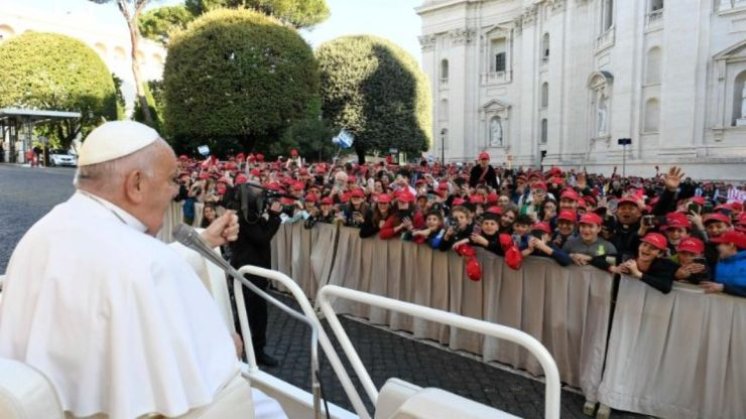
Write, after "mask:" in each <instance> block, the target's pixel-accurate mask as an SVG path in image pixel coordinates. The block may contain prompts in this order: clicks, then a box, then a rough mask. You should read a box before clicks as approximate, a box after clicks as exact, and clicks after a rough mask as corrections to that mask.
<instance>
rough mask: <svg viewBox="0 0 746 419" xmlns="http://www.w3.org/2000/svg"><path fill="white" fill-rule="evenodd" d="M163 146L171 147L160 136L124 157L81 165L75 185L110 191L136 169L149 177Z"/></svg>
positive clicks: (81, 187) (76, 173) (76, 186)
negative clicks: (159, 149) (159, 150)
mask: <svg viewBox="0 0 746 419" xmlns="http://www.w3.org/2000/svg"><path fill="white" fill-rule="evenodd" d="M161 147H167V148H169V149H170V146H169V145H168V143H166V142H165V141H164V140H162V139H160V138H159V139H158V140H156V141H155V142H154V143H152V144H148V145H147V146H145V147H143V148H142V149H140V150H137V151H136V152H134V153H132V154H128V155H126V156H124V157H120V158H118V159H114V160H109V161H105V162H101V163H96V164H89V165H86V166H79V167H78V170H77V171H76V172H75V179H74V180H73V185H75V188H76V189H82V190H87V191H90V192H110V191H113V190H115V189H116V188H118V187H119V186H120V185H121V184H122V182H124V179H125V177H126V176H127V175H128V174H129V173H131V172H132V171H134V170H139V171H141V172H143V173H144V174H145V175H146V176H148V177H150V176H153V171H154V169H155V165H156V158H157V156H158V153H157V151H158V148H161Z"/></svg>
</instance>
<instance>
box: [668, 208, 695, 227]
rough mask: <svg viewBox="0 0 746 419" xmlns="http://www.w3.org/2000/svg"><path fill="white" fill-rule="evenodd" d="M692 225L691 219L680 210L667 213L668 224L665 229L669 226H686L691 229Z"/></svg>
mask: <svg viewBox="0 0 746 419" xmlns="http://www.w3.org/2000/svg"><path fill="white" fill-rule="evenodd" d="M691 227H692V223H691V222H690V221H689V219H688V218H686V215H684V214H682V213H680V212H672V213H669V214H668V215H666V225H665V227H664V228H665V229H669V228H685V229H687V230H688V229H690V228H691Z"/></svg>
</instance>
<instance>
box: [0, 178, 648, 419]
mask: <svg viewBox="0 0 746 419" xmlns="http://www.w3.org/2000/svg"><path fill="white" fill-rule="evenodd" d="M73 174H74V170H72V169H68V168H49V169H47V168H34V169H31V168H25V167H19V166H12V165H7V164H0V238H2V239H0V274H1V273H4V272H5V269H6V266H7V263H8V259H9V258H10V255H11V253H12V251H13V248H14V247H15V245H16V243H17V242H18V241H19V240H20V239H21V237H22V236H23V234H24V233H25V232H26V231H27V230H28V229H29V228H30V227H31V226H32V225H33V223H34V222H36V221H37V220H38V219H39V218H41V217H42V216H43V215H44V214H45V213H46V212H48V211H49V210H50V209H51V208H52V207H54V205H56V204H58V203H60V202H63V201H65V200H66V199H67V198H68V197H69V196H70V195H71V194H72V193H73V191H74V189H73V186H72V178H73ZM281 298H282V299H284V300H286V301H289V299H288V298H287V297H284V296H282V297H281ZM269 322H270V325H269V333H268V344H267V352H269V353H270V354H272V355H274V356H276V357H277V358H279V359H280V360H281V362H282V363H281V365H280V366H279V367H277V368H272V369H268V370H267V372H269V373H271V374H273V375H276V376H278V377H280V378H282V379H284V380H286V381H288V382H291V383H293V384H295V385H297V386H298V387H301V388H304V389H306V390H309V389H310V378H309V377H310V355H309V342H310V334H309V331H308V330H307V329H306V326H304V325H303V324H301V323H299V322H298V321H296V320H294V319H292V318H290V317H289V316H287V315H286V314H284V313H281V312H279V310H276V309H274V308H270V320H269ZM342 324H343V325H344V326H345V329H346V330H347V333H348V334H349V336H350V339H351V340H352V342H353V344H354V345H355V346H356V348H357V350H358V352H359V354H360V357H361V359H362V361H363V363H364V364H365V366H366V367H367V368H368V371H369V373H370V375H371V377H372V379H373V381H374V382H375V384H376V386H379V387H380V386H381V385H383V383H384V382H385V381H386V379H388V378H389V377H399V378H401V379H404V380H406V381H409V382H412V383H414V384H417V385H420V386H423V387H425V386H433V387H439V388H442V389H445V390H448V391H452V392H454V393H456V394H459V395H462V396H464V397H467V398H470V399H473V400H476V401H479V402H481V403H485V404H488V405H491V406H494V407H497V408H499V409H501V410H504V411H506V412H508V413H511V414H514V415H519V416H523V417H527V418H535V417H541V416H542V412H543V409H544V403H543V400H544V384H543V383H541V382H538V381H535V380H532V379H529V378H525V377H523V376H521V375H518V374H515V373H511V372H507V371H504V370H502V369H499V368H496V367H494V366H491V365H488V364H484V363H482V362H479V361H476V360H474V359H471V358H469V357H468V356H462V355H459V354H455V353H452V352H450V351H447V350H445V349H443V348H441V347H439V346H437V345H434V344H427V343H422V342H418V341H415V340H412V339H409V338H406V337H404V336H401V335H399V334H396V333H391V332H389V331H386V330H382V329H379V328H377V327H373V326H369V325H366V324H363V323H361V322H359V321H354V320H349V319H344V318H343V319H342ZM340 353H341V352H340ZM348 371H350V372H351V371H352V370H351V369H349V368H348ZM322 382H323V385H324V391H325V395H326V396H327V398H328V399H329V400H330V401H332V402H334V403H336V404H338V405H340V406H342V407H345V408H347V409H351V406H350V404H349V403H348V402H347V399H346V397H345V396H344V392H343V391H342V388H341V386H340V385H339V383H338V381H337V380H336V378H335V377H334V376H333V373H332V370H331V368H330V367H329V365H328V364H327V363H326V362H323V363H322ZM358 387H359V386H358ZM360 393H361V395H363V394H364V392H363V391H362V389H360ZM363 399H365V396H363ZM583 402H584V398H583V397H582V396H581V395H578V394H576V393H573V392H569V391H563V393H562V417H563V418H586V416H584V415H583V414H582V407H583ZM612 417H616V418H633V417H639V416H637V415H630V414H620V413H618V412H614V414H613V415H612Z"/></svg>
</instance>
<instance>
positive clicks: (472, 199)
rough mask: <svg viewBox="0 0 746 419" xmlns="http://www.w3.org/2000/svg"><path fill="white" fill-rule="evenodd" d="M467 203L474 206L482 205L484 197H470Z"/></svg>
mask: <svg viewBox="0 0 746 419" xmlns="http://www.w3.org/2000/svg"><path fill="white" fill-rule="evenodd" d="M469 203H470V204H474V205H481V204H484V197H483V196H482V195H472V196H470V197H469Z"/></svg>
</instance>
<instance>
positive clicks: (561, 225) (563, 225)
mask: <svg viewBox="0 0 746 419" xmlns="http://www.w3.org/2000/svg"><path fill="white" fill-rule="evenodd" d="M557 230H559V232H560V234H562V235H563V236H569V235H570V234H572V232H573V230H575V224H573V223H571V222H570V221H566V220H559V221H558V222H557Z"/></svg>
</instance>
